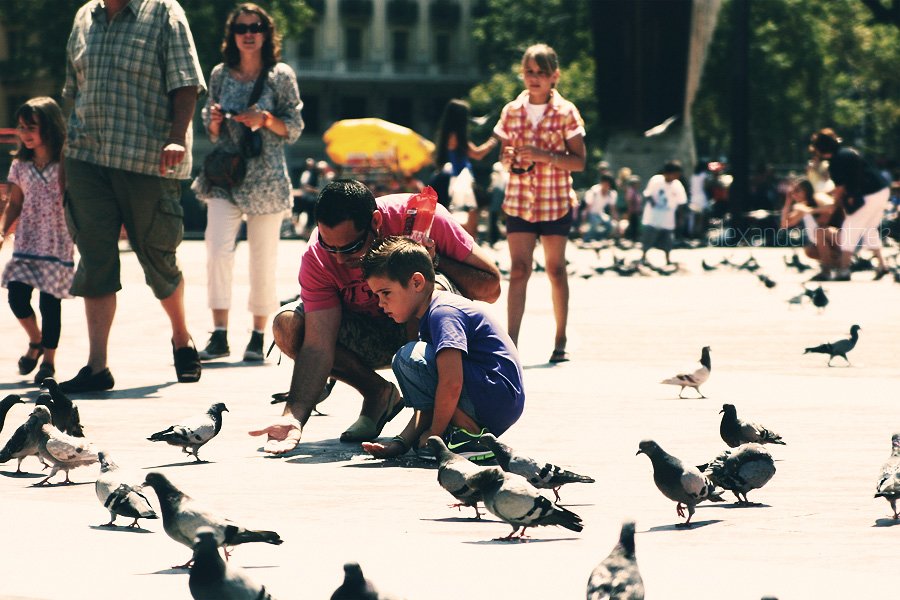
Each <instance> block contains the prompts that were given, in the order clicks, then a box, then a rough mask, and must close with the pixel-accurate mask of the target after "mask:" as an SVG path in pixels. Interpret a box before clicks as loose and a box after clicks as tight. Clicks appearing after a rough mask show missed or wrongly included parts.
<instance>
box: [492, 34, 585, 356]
mask: <svg viewBox="0 0 900 600" xmlns="http://www.w3.org/2000/svg"><path fill="white" fill-rule="evenodd" d="M559 77H560V72H559V59H558V58H557V56H556V52H554V50H553V48H550V47H549V46H547V45H544V44H536V45H534V46H531V47H530V48H528V49H527V50H525V55H524V56H523V57H522V78H523V80H524V81H525V87H526V89H525V91H524V92H522V93H521V94H519V97H518V98H516V99H515V100H513V101H512V102H510V103H509V104H507V105H506V106H505V107H504V108H503V112H502V113H501V114H500V121H499V122H498V123H497V125H496V127H494V134H495V135H497V137H499V138H500V140H501V141H502V149H501V151H500V157H501V160H502V162H503V164H504V166H506V167H507V168H508V169H509V171H510V176H509V184H508V185H507V187H506V198H505V200H504V203H503V210H504V212H505V213H506V215H507V218H506V238H507V241H508V242H509V255H510V258H511V261H512V264H511V267H510V274H509V293H508V294H507V320H508V321H507V323H508V326H507V330H508V331H509V336H510V337H511V338H512V339H513V341H514V342H515V343H516V344H518V343H519V328H520V327H521V325H522V316H523V315H524V313H525V290H526V288H527V286H528V279H529V277H531V269H532V262H533V260H534V248H535V245H536V243H537V238H538V236H540V238H541V245H542V246H543V247H544V259H545V261H546V267H547V277H548V278H549V279H550V290H551V294H552V299H553V314H554V316H555V317H556V337H555V339H554V344H553V353H552V354H551V355H550V362H554V363H555V362H563V361H566V360H569V354H568V352H566V324H567V321H568V317H569V282H568V279H567V277H568V275H567V273H566V244H567V242H568V239H569V230H570V229H571V228H572V208H573V207H574V206H575V205H576V204H577V198H576V196H575V191H574V190H573V189H572V177H571V175H569V173H570V172H572V171H582V170H584V157H585V147H584V120H583V119H582V118H581V114H580V113H579V112H578V109H577V108H575V105H574V104H572V103H571V102H569V101H568V100H566V99H565V98H563V97H562V96H561V95H560V94H559V92H558V91H556V84H557V82H558V81H559Z"/></svg>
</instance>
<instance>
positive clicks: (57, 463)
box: [34, 406, 100, 485]
mask: <svg viewBox="0 0 900 600" xmlns="http://www.w3.org/2000/svg"><path fill="white" fill-rule="evenodd" d="M34 410H35V411H46V412H47V413H48V414H49V413H50V411H49V409H48V408H47V407H46V406H36V407H35V408H34ZM34 435H35V437H36V438H37V442H38V452H39V453H40V456H41V458H42V459H43V460H44V462H45V463H49V464H50V465H51V466H52V467H53V468H52V469H51V470H50V474H49V475H47V477H46V478H44V479H42V480H41V481H39V482H37V483H36V484H35V485H44V484H46V483H48V482H49V481H50V479H52V478H53V476H54V475H56V474H57V473H58V472H59V471H65V472H66V479H65V481H63V483H72V481H71V480H70V479H69V471H71V470H72V469H75V468H77V467H84V466H87V465H92V464H94V463H96V462H98V461H99V460H100V459H99V457H98V456H97V453H96V451H95V450H94V447H93V446H92V445H91V442H89V441H88V440H87V439H85V438H83V437H75V436H74V435H69V434H67V433H63V432H62V431H60V430H59V429H57V428H56V427H54V426H53V425H52V424H51V423H44V424H43V425H41V426H40V427H36V428H35V433H34Z"/></svg>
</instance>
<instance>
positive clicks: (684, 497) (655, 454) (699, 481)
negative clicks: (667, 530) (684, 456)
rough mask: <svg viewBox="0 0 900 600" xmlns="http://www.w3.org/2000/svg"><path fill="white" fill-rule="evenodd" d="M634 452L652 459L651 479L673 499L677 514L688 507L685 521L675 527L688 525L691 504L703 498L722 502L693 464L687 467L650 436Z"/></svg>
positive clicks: (712, 486) (692, 506)
mask: <svg viewBox="0 0 900 600" xmlns="http://www.w3.org/2000/svg"><path fill="white" fill-rule="evenodd" d="M637 454H646V455H647V456H649V457H650V462H651V463H653V481H654V483H656V487H657V488H658V489H659V491H660V492H662V493H663V496H665V497H666V498H668V499H669V500H674V501H675V502H677V503H678V504H677V505H676V507H675V510H676V512H678V516H679V517H683V516H684V508H685V507H687V509H688V517H687V521H685V522H684V523H678V526H679V527H690V526H691V517H693V516H694V507H695V506H697V505H698V504H699V503H701V502H703V501H704V500H709V501H710V502H725V500H723V499H722V491H723V490H717V489H715V486H714V485H713V483H712V482H711V481H710V480H709V478H708V477H707V476H706V475H704V474H703V473H701V472H700V470H699V469H697V467H690V466H687V465H685V464H684V463H683V462H681V461H680V460H678V459H677V458H675V457H674V456H672V455H671V454H669V453H668V452H666V451H665V450H663V449H662V448H660V447H659V444H657V443H656V442H654V441H653V440H644V441H642V442H641V443H640V444H639V445H638V451H637Z"/></svg>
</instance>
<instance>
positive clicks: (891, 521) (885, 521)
mask: <svg viewBox="0 0 900 600" xmlns="http://www.w3.org/2000/svg"><path fill="white" fill-rule="evenodd" d="M894 525H900V519H895V518H893V517H883V518H881V519H875V524H874V525H872V527H893V526H894Z"/></svg>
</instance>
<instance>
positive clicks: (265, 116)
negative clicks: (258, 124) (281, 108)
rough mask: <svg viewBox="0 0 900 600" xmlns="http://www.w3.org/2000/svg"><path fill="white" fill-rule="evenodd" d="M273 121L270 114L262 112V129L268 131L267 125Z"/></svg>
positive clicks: (273, 118) (265, 111)
mask: <svg viewBox="0 0 900 600" xmlns="http://www.w3.org/2000/svg"><path fill="white" fill-rule="evenodd" d="M274 120H275V117H274V116H273V115H272V113H270V112H269V111H267V110H264V111H263V122H262V126H263V127H265V128H266V129H268V128H269V125H271V124H272V121H274Z"/></svg>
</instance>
